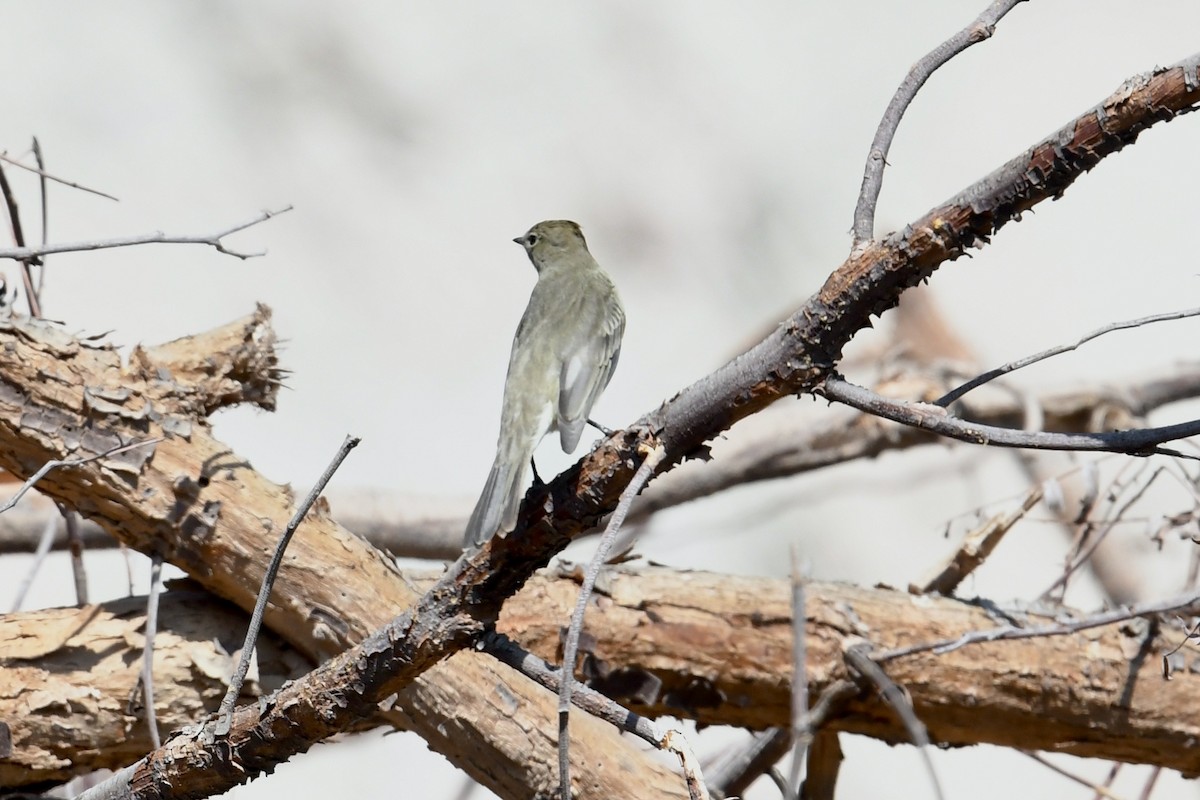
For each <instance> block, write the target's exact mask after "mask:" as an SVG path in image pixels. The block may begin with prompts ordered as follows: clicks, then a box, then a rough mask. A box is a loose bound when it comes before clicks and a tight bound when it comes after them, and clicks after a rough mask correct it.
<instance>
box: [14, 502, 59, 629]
mask: <svg viewBox="0 0 1200 800" xmlns="http://www.w3.org/2000/svg"><path fill="white" fill-rule="evenodd" d="M57 530H58V517H50V518H49V519H47V520H46V525H45V527H44V528H42V538H41V539H39V540H38V546H37V550H36V551H35V552H34V554H33V562H32V563H31V564H30V565H29V571H28V572H26V573H25V577H24V578H22V579H21V585H20V586H18V587H17V596H16V598H15V599H14V600H13V605H12V610H13V611H20V610H21V604H22V603H24V602H25V595H27V594H28V593H29V587H30V586H32V585H33V579H34V578H36V577H37V574H38V570H40V569H41V567H42V563H43V562H44V561H45V560H46V554H47V553H49V552H50V545H51V544H52V543H53V542H54V533H55V531H57Z"/></svg>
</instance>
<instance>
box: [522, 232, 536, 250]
mask: <svg viewBox="0 0 1200 800" xmlns="http://www.w3.org/2000/svg"><path fill="white" fill-rule="evenodd" d="M537 243H538V235H537V234H536V233H530V234H528V235H527V236H526V237H525V244H526V245H527V246H528V247H533V246H534V245H535V244H537Z"/></svg>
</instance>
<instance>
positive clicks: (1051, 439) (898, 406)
mask: <svg viewBox="0 0 1200 800" xmlns="http://www.w3.org/2000/svg"><path fill="white" fill-rule="evenodd" d="M815 391H816V392H817V393H818V394H821V395H823V396H825V397H826V398H828V399H830V400H836V401H838V402H839V403H845V404H846V405H848V406H851V407H853V408H857V409H858V410H860V411H865V412H866V413H868V414H874V415H875V416H879V417H883V418H885V419H890V420H892V421H893V422H899V423H900V424H902V425H909V426H912V427H915V428H921V429H923V430H929V431H933V432H934V433H936V434H939V435H941V436H946V437H948V438H951V439H958V440H960V441H964V442H972V443H974V444H986V445H992V446H994V447H1020V448H1025V449H1029V450H1067V451H1084V452H1111V453H1127V454H1129V455H1138V456H1145V455H1150V454H1157V455H1170V456H1176V457H1179V458H1192V459H1195V458H1196V457H1195V456H1190V455H1187V454H1184V453H1180V452H1178V451H1177V450H1173V449H1170V448H1165V447H1161V446H1160V445H1162V443H1163V442H1170V441H1174V440H1176V439H1184V438H1187V437H1189V436H1196V435H1197V434H1200V420H1191V421H1189V422H1180V423H1177V424H1175V425H1165V426H1163V427H1160V428H1134V429H1132V430H1127V431H1115V432H1112V433H1048V432H1045V431H1019V430H1015V429H1013V428H998V427H995V426H993V425H981V424H979V423H974V422H967V421H966V420H962V419H959V418H957V417H952V416H950V414H949V413H948V412H947V411H946V409H944V408H942V407H941V406H936V405H933V404H932V403H908V402H904V401H900V400H892V399H890V398H887V397H883V396H882V395H879V394H876V393H875V392H872V391H871V390H870V389H865V388H863V387H861V386H856V385H854V384H852V383H849V382H847V381H845V380H843V379H841V378H838V377H836V376H832V375H831V376H830V377H828V378H826V379H825V382H824V383H823V384H822V385H821V386H819V387H817V389H816V390H815Z"/></svg>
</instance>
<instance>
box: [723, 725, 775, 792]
mask: <svg viewBox="0 0 1200 800" xmlns="http://www.w3.org/2000/svg"><path fill="white" fill-rule="evenodd" d="M791 740H792V733H791V731H789V730H788V729H787V728H786V727H780V728H771V729H769V730H765V731H760V732H758V733H755V734H753V735H752V736H751V737H750V741H749V743H748V744H746V745H744V746H743V747H741V748H740V749H737V750H734V749H732V748H730V749H729V750H728V751H727V752H726V754H725V755H724V757H723V758H722V759H721V760H720V761H719V762H717V763H716V764H715V766H714V765H713V764H710V765H709V766H708V768H707V770H706V773H705V774H706V775H707V776H708V777H707V781H706V782H707V784H708V790H709V792H711V793H712V794H713V795H715V796H717V797H732V796H735V795H741V794H742V793H744V792H745V791H746V789H747V788H749V786H750V784H752V783H754V781H756V780H758V778H759V776H761V775H765V774H766V773H767V771H768V770H770V769H771V767H772V766H773V765H774V764H775V763H776V762H778V761H779V760H780V759H781V758H783V757H784V756H785V755H787V752H788V750H789V749H791Z"/></svg>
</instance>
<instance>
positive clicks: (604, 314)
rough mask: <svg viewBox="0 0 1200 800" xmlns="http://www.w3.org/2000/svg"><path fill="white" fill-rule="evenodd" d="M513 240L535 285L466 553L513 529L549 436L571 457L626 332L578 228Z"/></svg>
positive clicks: (556, 224)
mask: <svg viewBox="0 0 1200 800" xmlns="http://www.w3.org/2000/svg"><path fill="white" fill-rule="evenodd" d="M513 241H514V242H516V243H517V244H519V245H521V246H522V247H524V248H525V252H526V253H528V254H529V260H530V261H532V262H533V267H534V269H536V270H537V273H538V280H537V285H535V286H534V287H533V294H532V295H530V297H529V305H528V306H526V307H525V314H524V315H523V316H522V317H521V323H520V324H519V325H517V335H516V337H515V338H514V339H513V346H512V355H511V356H510V357H509V360H508V377H507V378H505V380H504V409H503V411H502V412H501V414H500V439H499V441H498V442H497V443H496V460H495V461H494V462H493V463H492V471H491V472H490V473H488V479H487V483H486V484H484V487H483V494H481V495H480V496H479V502H477V503H476V504H475V510H474V511H473V512H472V513H471V521H470V522H468V523H467V530H466V533H465V534H464V536H463V546H464V547H472V546H479V545H482V544H483V543H484V542H486V541H487V540H488V539H490V538H492V536H494V535H495V534H496V533H501V534H504V533H508V532H509V531H511V530H512V529H513V527H514V526H515V525H516V522H517V511H518V510H520V507H521V499H522V498H523V497H524V495H525V487H526V484H527V483H528V482H529V477H530V475H529V473H530V469H531V468H532V459H533V451H534V449H535V448H536V447H537V446H538V443H539V442H541V440H542V437H543V436H545V435H546V434H547V433H549V432H551V431H555V430H557V431H558V436H559V441H560V443H561V444H562V449H563V452H565V453H570V452H571V451H573V450H574V449H575V446H576V445H577V444H579V437H580V436H581V435H582V433H583V427H584V425H586V424H587V421H588V415H589V414H590V413H591V410H592V406H593V405H594V404H595V402H596V400H597V398H599V397H600V393H601V392H603V391H604V387H606V386H608V381H609V378H611V377H612V374H613V370H614V369H616V367H617V356H619V355H620V353H621V335H622V334H623V333H624V332H625V309H623V308H622V307H621V300H620V298H618V297H617V289H616V287H615V286H613V283H612V281H611V280H609V277H608V276H607V275H605V274H604V271H603V270H601V269H600V265H599V264H597V263H596V259H594V258H592V254H591V253H589V252H588V249H587V242H586V241H584V238H583V231H581V230H580V229H579V225H577V224H576V223H574V222H570V221H568V220H549V221H547V222H539V223H538V224H537V225H534V226H533V227H532V228H530V229H529V231H528V232H527V233H526V234H525V235H524V236H519V237H517V238H516V239H513Z"/></svg>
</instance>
